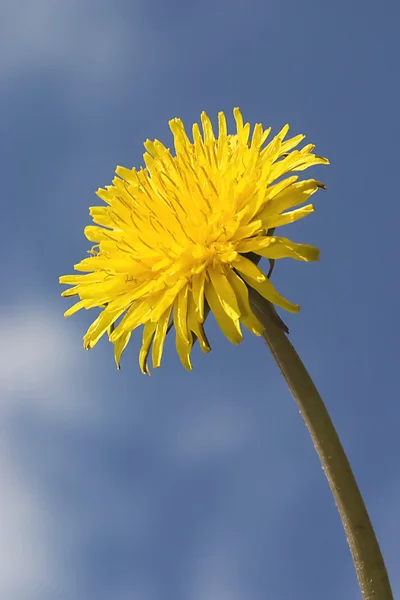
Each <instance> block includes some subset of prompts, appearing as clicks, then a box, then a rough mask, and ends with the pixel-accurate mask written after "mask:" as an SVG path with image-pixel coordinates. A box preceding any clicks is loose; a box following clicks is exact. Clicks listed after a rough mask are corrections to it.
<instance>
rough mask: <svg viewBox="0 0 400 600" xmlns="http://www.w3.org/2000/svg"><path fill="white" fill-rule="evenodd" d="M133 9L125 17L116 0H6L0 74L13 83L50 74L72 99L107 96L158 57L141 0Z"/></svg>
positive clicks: (1, 26)
mask: <svg viewBox="0 0 400 600" xmlns="http://www.w3.org/2000/svg"><path fill="white" fill-rule="evenodd" d="M131 8H132V6H131ZM134 9H135V12H134V13H133V14H134V15H135V16H134V18H127V19H126V18H124V15H123V14H122V12H121V9H120V8H118V5H117V6H115V5H114V4H113V3H108V4H107V3H96V2H90V1H88V0H68V1H65V0H36V1H35V2H32V1H31V0H18V1H17V2H15V1H14V0H3V2H2V18H1V20H0V37H1V40H2V47H3V48H4V49H5V50H3V52H2V53H1V54H0V78H1V79H2V80H3V83H7V85H9V86H10V85H12V84H13V83H15V82H19V81H25V80H26V79H27V78H31V77H32V76H38V77H39V81H40V78H41V77H42V76H46V75H47V76H49V75H50V76H51V78H52V81H55V82H58V83H61V84H62V85H63V86H64V88H63V90H64V94H68V99H69V100H71V101H72V102H73V103H76V101H79V102H80V103H81V102H84V101H85V99H87V100H89V101H90V99H92V100H93V97H94V96H95V97H96V104H97V103H99V102H100V103H101V99H102V98H103V97H104V99H107V101H108V100H109V97H110V95H112V96H115V87H114V85H115V84H116V83H117V82H121V80H122V79H124V78H125V77H126V75H127V71H128V75H129V77H130V78H132V77H134V76H136V75H137V74H138V73H139V72H142V71H143V65H144V64H145V65H146V69H147V68H148V67H149V63H151V61H152V60H153V59H154V58H155V57H156V54H155V48H156V44H155V40H154V39H153V38H152V35H151V31H149V30H148V26H147V23H146V22H143V19H142V18H141V13H140V3H139V2H138V1H137V0H136V2H135V4H134ZM91 104H93V102H92V103H91ZM92 109H93V107H92Z"/></svg>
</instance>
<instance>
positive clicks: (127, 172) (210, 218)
mask: <svg viewBox="0 0 400 600" xmlns="http://www.w3.org/2000/svg"><path fill="white" fill-rule="evenodd" d="M234 117H235V121H236V133H235V134H228V133H227V125H226V119H225V115H224V114H223V113H219V115H218V136H217V137H215V135H214V132H213V127H212V124H211V121H210V119H209V117H208V116H207V115H206V114H205V113H204V112H203V113H202V115H201V124H202V132H203V133H202V134H201V132H200V128H199V125H198V124H197V123H195V124H194V125H193V129H192V135H193V141H191V140H190V139H189V137H188V135H187V134H186V132H185V128H184V125H183V123H182V121H181V120H179V119H173V120H172V121H170V123H169V125H170V128H171V131H172V134H173V137H174V146H175V155H173V154H172V153H171V152H170V150H169V149H168V148H166V147H165V146H164V145H163V144H162V143H161V142H160V141H158V140H154V141H150V140H147V141H146V143H145V144H144V146H145V149H146V153H145V154H144V162H145V165H146V168H144V169H140V170H139V171H137V170H136V169H134V168H133V169H126V168H123V167H117V169H116V175H117V177H115V178H114V180H113V182H112V185H111V186H108V187H107V188H106V189H99V190H98V191H97V195H98V196H99V197H100V198H101V199H102V200H103V201H104V202H105V204H106V206H101V207H98V206H96V207H93V208H91V209H90V214H91V216H92V219H93V221H94V223H95V224H96V225H91V226H88V227H86V229H85V235H86V237H87V238H88V240H89V241H91V242H93V243H95V246H94V247H93V248H92V250H91V251H90V254H91V255H92V256H91V257H89V258H85V259H84V260H82V261H81V262H80V263H79V264H77V265H75V270H76V271H82V272H84V273H86V274H81V275H67V276H64V277H61V278H60V283H64V284H69V285H71V286H73V287H71V288H70V289H68V290H66V291H65V292H64V293H63V296H67V297H69V296H78V298H79V301H78V302H77V303H76V304H75V305H74V306H72V307H71V308H70V309H69V310H67V311H66V313H65V316H69V315H72V314H73V313H75V312H76V311H77V310H79V309H81V308H85V309H89V308H93V307H100V308H101V309H102V310H101V312H100V314H99V316H98V317H97V319H96V320H95V321H94V322H93V324H92V325H91V326H90V327H89V329H88V331H87V333H86V335H85V336H84V346H85V348H87V349H90V348H93V346H94V345H95V344H96V343H97V342H98V340H99V339H100V338H101V337H102V336H103V335H104V334H106V333H108V336H109V340H110V341H111V342H112V343H113V344H114V355H115V360H116V363H117V366H118V367H119V364H120V358H121V354H122V352H123V351H124V349H125V348H126V346H127V344H128V342H129V339H130V337H131V333H132V331H133V330H134V329H136V328H137V327H138V326H140V325H143V326H144V328H143V342H142V347H141V350H140V355H139V364H140V367H141V369H142V371H143V372H144V373H146V372H149V368H148V364H147V362H148V356H149V353H150V350H151V354H152V363H153V366H154V367H158V366H159V365H160V362H161V357H162V353H163V345H164V340H165V336H166V333H167V330H168V327H169V324H170V323H173V325H174V328H175V332H176V348H177V352H178V354H179V357H180V359H181V361H182V363H183V365H184V366H185V367H186V368H187V369H191V368H192V363H191V359H190V353H191V349H192V346H193V343H194V341H195V340H196V339H198V340H199V343H200V347H201V349H202V350H203V351H204V352H208V351H209V350H210V345H209V343H208V340H207V337H206V335H205V332H204V320H205V317H206V311H207V310H208V309H210V310H211V311H212V312H213V314H214V316H215V318H216V321H217V323H218V325H219V327H220V328H221V330H222V332H223V333H224V334H225V336H226V337H227V338H228V339H229V340H230V341H231V342H232V343H234V344H238V343H240V342H241V340H242V331H241V324H242V325H243V326H245V327H246V328H248V329H249V330H250V331H251V332H253V333H254V334H256V335H261V334H262V333H263V329H264V327H263V325H262V324H261V323H260V321H259V320H258V319H257V317H256V316H255V314H254V313H253V311H252V308H251V307H250V303H249V288H253V289H254V290H256V291H257V292H258V294H260V295H261V296H262V297H263V298H265V299H267V300H268V301H270V302H271V303H273V304H274V305H276V306H279V307H281V308H283V309H286V310H288V311H291V312H297V311H298V310H299V306H298V305H297V304H293V303H292V302H290V301H289V300H287V299H285V298H284V297H283V296H281V295H280V294H279V293H278V291H277V290H276V289H275V287H274V286H273V284H272V283H271V281H270V280H269V278H268V277H267V276H266V275H265V273H263V271H262V270H261V269H260V268H259V267H258V265H257V264H256V262H258V261H257V260H256V261H255V260H254V259H253V258H254V256H257V257H258V259H259V258H261V257H266V258H268V259H270V260H276V259H280V258H293V259H296V260H302V261H315V260H317V259H318V254H319V251H318V248H315V247H314V246H310V245H307V244H299V243H295V242H292V241H291V240H289V239H287V238H285V237H280V236H276V235H271V232H274V231H275V229H276V228H277V227H279V226H282V225H286V224H288V223H292V222H294V221H297V220H299V219H301V218H303V217H305V216H306V215H309V214H310V213H311V212H313V210H314V209H313V206H312V205H311V204H307V205H305V206H301V207H299V205H303V204H304V203H305V202H306V201H307V200H308V199H309V198H310V196H312V194H314V193H315V192H316V191H317V190H318V189H319V188H321V187H324V186H323V184H321V183H319V182H318V181H316V180H315V179H307V180H303V181H299V180H298V176H297V175H294V174H293V173H295V172H299V171H303V170H305V169H307V168H308V167H311V166H314V165H318V164H328V160H327V159H326V158H321V157H319V156H316V155H315V154H313V150H314V146H313V145H312V144H309V145H306V146H304V147H303V148H302V149H300V150H295V149H294V148H296V147H297V146H298V145H299V144H300V142H301V141H302V140H303V139H304V136H303V135H297V136H295V137H292V138H290V139H285V138H286V135H287V133H288V130H289V126H288V125H285V127H283V129H282V130H281V131H280V132H279V133H278V134H277V135H276V136H275V137H274V138H273V139H272V140H271V141H270V142H269V143H268V144H266V142H267V138H268V136H269V134H270V129H266V130H264V129H263V127H262V126H261V125H260V124H256V125H255V126H254V128H253V132H252V135H251V137H250V133H251V132H250V124H249V123H246V124H244V123H243V118H242V115H241V113H240V110H239V109H238V108H236V109H235V110H234Z"/></svg>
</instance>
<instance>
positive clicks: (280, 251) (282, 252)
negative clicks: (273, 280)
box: [255, 236, 320, 262]
mask: <svg viewBox="0 0 400 600" xmlns="http://www.w3.org/2000/svg"><path fill="white" fill-rule="evenodd" d="M255 252H257V254H260V255H261V256H265V258H270V259H273V260H275V259H278V258H294V259H296V260H304V261H308V262H312V261H317V260H318V258H319V253H320V251H319V248H317V247H316V246H310V245H308V244H297V243H296V242H292V241H291V240H288V239H287V238H283V237H275V236H274V237H271V243H270V244H269V245H268V246H267V247H265V248H260V249H259V250H255Z"/></svg>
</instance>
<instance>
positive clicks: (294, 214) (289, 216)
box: [264, 204, 314, 231]
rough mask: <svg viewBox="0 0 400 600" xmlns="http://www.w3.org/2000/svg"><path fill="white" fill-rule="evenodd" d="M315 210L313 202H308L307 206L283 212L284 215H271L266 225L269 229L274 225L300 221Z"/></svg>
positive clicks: (266, 220)
mask: <svg viewBox="0 0 400 600" xmlns="http://www.w3.org/2000/svg"><path fill="white" fill-rule="evenodd" d="M313 212H314V207H313V205H312V204H307V206H302V207H301V208H296V209H295V210H290V211H289V212H286V213H283V214H282V215H276V216H271V217H269V218H267V219H265V220H264V227H265V229H266V230H267V231H268V229H272V228H273V227H282V226H283V225H289V223H295V221H299V220H300V219H303V218H304V217H307V216H308V215H311V213H313Z"/></svg>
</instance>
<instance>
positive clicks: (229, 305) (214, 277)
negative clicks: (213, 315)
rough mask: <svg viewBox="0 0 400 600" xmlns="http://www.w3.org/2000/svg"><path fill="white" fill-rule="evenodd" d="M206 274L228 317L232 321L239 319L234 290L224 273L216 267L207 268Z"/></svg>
mask: <svg viewBox="0 0 400 600" xmlns="http://www.w3.org/2000/svg"><path fill="white" fill-rule="evenodd" d="M208 275H209V277H210V280H211V283H212V285H213V287H214V289H215V292H216V294H217V296H218V300H219V302H220V304H221V306H222V308H223V309H224V311H225V312H226V314H227V315H228V317H229V318H231V319H232V320H233V321H235V320H237V319H239V317H240V310H239V306H238V303H237V300H236V296H235V292H234V291H233V289H232V287H231V285H230V283H229V281H228V279H227V277H226V275H225V274H224V273H222V272H221V271H220V270H218V269H209V271H208Z"/></svg>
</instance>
